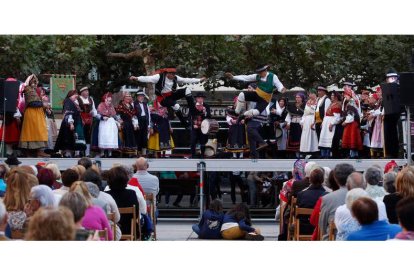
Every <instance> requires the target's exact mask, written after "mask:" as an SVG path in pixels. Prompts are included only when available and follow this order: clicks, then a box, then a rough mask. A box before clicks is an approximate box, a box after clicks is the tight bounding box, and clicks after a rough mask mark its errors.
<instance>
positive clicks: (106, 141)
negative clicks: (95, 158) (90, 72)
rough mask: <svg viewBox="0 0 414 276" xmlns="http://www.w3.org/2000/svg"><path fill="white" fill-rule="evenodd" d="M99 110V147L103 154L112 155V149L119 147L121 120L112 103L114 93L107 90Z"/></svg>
mask: <svg viewBox="0 0 414 276" xmlns="http://www.w3.org/2000/svg"><path fill="white" fill-rule="evenodd" d="M97 111H98V114H99V115H100V116H101V119H100V122H99V132H98V147H99V149H100V151H101V156H105V157H112V151H113V150H117V149H118V148H119V140H118V130H119V127H120V122H119V121H120V120H119V118H118V117H117V116H116V111H115V108H114V105H113V104H112V93H110V92H107V93H105V94H104V95H103V97H102V101H101V103H100V104H99V105H98V109H97Z"/></svg>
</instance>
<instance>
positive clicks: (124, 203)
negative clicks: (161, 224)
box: [107, 167, 141, 235]
mask: <svg viewBox="0 0 414 276" xmlns="http://www.w3.org/2000/svg"><path fill="white" fill-rule="evenodd" d="M127 183H128V173H127V171H126V170H125V169H124V168H123V167H114V168H112V169H110V170H109V172H108V186H109V188H110V190H109V191H107V193H108V194H110V195H111V196H112V197H113V199H114V200H115V202H116V204H117V206H118V208H125V207H132V206H133V205H135V208H136V213H137V216H138V217H139V214H140V212H141V209H140V208H141V206H140V205H139V203H138V198H137V194H136V192H134V191H132V190H130V189H127ZM131 219H132V215H121V219H120V220H119V224H120V226H121V232H122V233H123V234H125V235H129V234H131Z"/></svg>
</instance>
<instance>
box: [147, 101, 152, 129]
mask: <svg viewBox="0 0 414 276" xmlns="http://www.w3.org/2000/svg"><path fill="white" fill-rule="evenodd" d="M146 105H147V109H148V128H152V125H151V124H152V121H151V112H150V109H149V106H148V104H146Z"/></svg>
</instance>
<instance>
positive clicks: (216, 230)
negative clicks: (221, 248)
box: [192, 199, 224, 239]
mask: <svg viewBox="0 0 414 276" xmlns="http://www.w3.org/2000/svg"><path fill="white" fill-rule="evenodd" d="M223 218H224V214H223V203H222V202H221V200H219V199H215V200H213V201H212V202H211V203H210V206H209V208H208V210H206V211H205V212H204V213H203V215H202V217H201V220H200V222H199V223H198V224H194V225H193V227H192V228H193V231H194V232H195V233H196V234H197V235H198V237H199V238H200V239H221V233H220V232H221V225H222V224H223Z"/></svg>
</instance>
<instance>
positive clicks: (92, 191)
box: [85, 182, 109, 214]
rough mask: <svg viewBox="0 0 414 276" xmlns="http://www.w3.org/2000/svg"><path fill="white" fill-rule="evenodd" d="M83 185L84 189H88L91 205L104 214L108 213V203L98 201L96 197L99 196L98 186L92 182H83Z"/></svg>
mask: <svg viewBox="0 0 414 276" xmlns="http://www.w3.org/2000/svg"><path fill="white" fill-rule="evenodd" d="M85 184H86V187H87V188H88V191H89V193H90V194H91V197H92V204H93V205H96V206H99V207H101V208H102V210H103V211H104V212H105V214H107V213H109V212H108V210H109V206H108V203H106V202H105V201H103V200H100V199H98V196H99V188H98V186H97V185H96V184H95V183H92V182H85Z"/></svg>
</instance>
